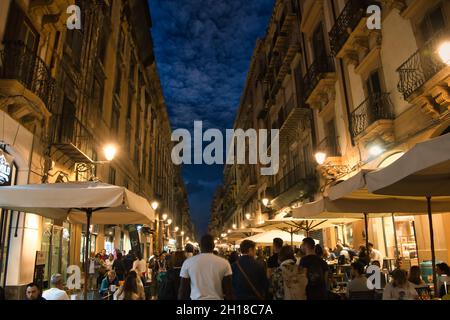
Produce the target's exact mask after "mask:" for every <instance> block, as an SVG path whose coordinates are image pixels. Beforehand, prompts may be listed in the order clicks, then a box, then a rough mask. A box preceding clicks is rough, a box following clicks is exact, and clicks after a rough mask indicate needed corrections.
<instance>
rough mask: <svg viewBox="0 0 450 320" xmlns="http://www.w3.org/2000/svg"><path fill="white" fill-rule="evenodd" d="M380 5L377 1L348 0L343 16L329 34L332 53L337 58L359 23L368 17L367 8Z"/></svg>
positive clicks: (341, 15)
mask: <svg viewBox="0 0 450 320" xmlns="http://www.w3.org/2000/svg"><path fill="white" fill-rule="evenodd" d="M374 4H375V5H379V3H378V2H377V1H370V0H348V1H347V4H346V5H345V7H344V9H343V10H342V12H341V14H340V15H339V17H338V18H337V20H336V23H335V24H334V26H333V28H332V29H331V30H330V32H329V36H330V45H331V53H332V54H333V55H334V56H336V55H337V54H338V53H339V51H341V49H342V47H343V46H344V44H345V43H346V42H347V40H348V38H349V37H350V34H351V33H352V32H353V30H354V29H355V28H356V27H357V26H358V23H359V22H360V21H361V19H362V18H364V17H365V16H366V15H367V7H369V6H370V5H374Z"/></svg>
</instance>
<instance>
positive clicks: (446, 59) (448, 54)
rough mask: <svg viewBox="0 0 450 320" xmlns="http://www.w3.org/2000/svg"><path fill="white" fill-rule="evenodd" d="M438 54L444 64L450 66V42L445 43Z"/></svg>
mask: <svg viewBox="0 0 450 320" xmlns="http://www.w3.org/2000/svg"><path fill="white" fill-rule="evenodd" d="M438 54H439V57H440V58H441V60H442V62H443V63H445V64H446V65H448V66H450V41H444V42H443V43H442V44H441V45H440V46H439V48H438Z"/></svg>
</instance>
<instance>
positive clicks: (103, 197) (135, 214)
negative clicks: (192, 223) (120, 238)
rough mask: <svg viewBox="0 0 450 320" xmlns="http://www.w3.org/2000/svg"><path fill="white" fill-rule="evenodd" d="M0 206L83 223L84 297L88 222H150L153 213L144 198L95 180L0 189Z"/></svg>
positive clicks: (152, 218) (87, 267)
mask: <svg viewBox="0 0 450 320" xmlns="http://www.w3.org/2000/svg"><path fill="white" fill-rule="evenodd" d="M0 208H3V209H9V210H16V211H20V212H29V213H35V214H39V215H41V216H44V217H49V218H52V219H62V220H64V219H66V218H69V220H71V221H72V222H79V223H84V224H85V225H86V230H85V235H86V236H85V254H84V259H85V261H84V266H85V270H84V273H85V274H84V276H85V279H84V281H85V282H84V283H85V285H84V299H87V283H88V273H89V272H88V271H89V266H88V263H87V259H88V258H89V257H88V256H89V246H88V243H90V231H89V227H90V225H91V223H92V224H138V223H143V224H144V223H150V222H152V221H153V220H154V219H155V213H154V210H153V209H152V207H151V206H150V204H149V203H148V201H147V200H146V199H144V198H142V197H140V196H138V195H137V194H135V193H133V192H131V191H129V190H128V189H126V188H123V187H118V186H114V185H109V184H105V183H99V182H70V183H53V184H29V185H18V186H12V187H1V188H0Z"/></svg>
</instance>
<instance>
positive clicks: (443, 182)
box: [366, 134, 450, 285]
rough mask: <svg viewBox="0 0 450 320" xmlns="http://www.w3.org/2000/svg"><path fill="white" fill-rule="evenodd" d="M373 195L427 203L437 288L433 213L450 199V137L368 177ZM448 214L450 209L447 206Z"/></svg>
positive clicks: (426, 143) (420, 146) (433, 141)
mask: <svg viewBox="0 0 450 320" xmlns="http://www.w3.org/2000/svg"><path fill="white" fill-rule="evenodd" d="M366 181H367V186H368V189H369V191H370V192H373V193H375V194H378V195H388V196H402V197H411V196H414V197H417V198H419V199H426V202H427V210H424V211H426V212H427V213H428V222H429V223H428V224H429V229H430V243H431V261H432V268H433V282H434V284H435V285H436V281H437V278H436V271H435V263H436V255H435V250H434V233H433V216H432V213H433V212H440V211H439V209H440V206H441V204H442V203H446V202H448V201H449V199H450V134H445V135H443V136H440V137H437V138H434V139H430V140H427V141H424V142H421V143H418V144H417V145H415V146H414V147H413V148H411V150H409V151H408V152H406V153H405V154H404V155H403V156H402V157H400V158H399V159H397V160H396V161H395V162H393V163H392V164H390V165H389V166H387V167H385V168H383V169H380V170H378V171H374V172H371V173H369V174H367V175H366ZM446 208H447V210H446V212H449V211H450V206H448V205H447V206H446Z"/></svg>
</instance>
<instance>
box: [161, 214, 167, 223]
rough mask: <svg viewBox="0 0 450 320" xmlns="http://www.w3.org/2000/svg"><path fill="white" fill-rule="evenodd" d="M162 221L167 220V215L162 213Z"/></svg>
mask: <svg viewBox="0 0 450 320" xmlns="http://www.w3.org/2000/svg"><path fill="white" fill-rule="evenodd" d="M162 219H163V220H164V221H166V220H167V213H164V214H163V215H162Z"/></svg>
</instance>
